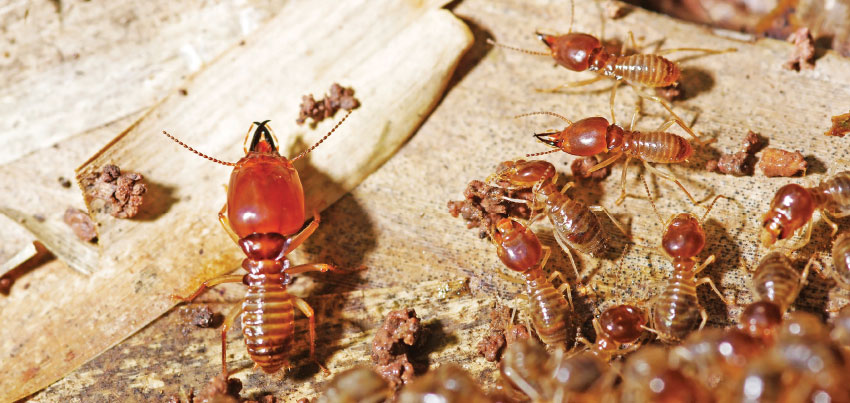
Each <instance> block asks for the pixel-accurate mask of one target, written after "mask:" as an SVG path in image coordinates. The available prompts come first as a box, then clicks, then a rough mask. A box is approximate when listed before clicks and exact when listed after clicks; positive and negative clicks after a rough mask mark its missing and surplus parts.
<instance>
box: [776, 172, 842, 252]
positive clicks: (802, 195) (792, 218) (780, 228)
mask: <svg viewBox="0 0 850 403" xmlns="http://www.w3.org/2000/svg"><path fill="white" fill-rule="evenodd" d="M815 210H820V211H821V217H822V218H823V219H824V221H826V222H827V223H828V224H829V225H830V226H832V235H835V233H836V232H838V225H836V224H835V223H834V222H832V221H831V220H830V219H829V217H828V215H829V214H832V215H833V216H835V217H837V218H841V217H846V216H848V215H850V171H843V172H839V173H837V174H835V175H833V176H832V177H829V178H826V179H824V180H822V181H821V182H820V183H819V184H818V186H814V187H804V186H800V185H797V184H793V183H792V184H788V185H785V186H783V187H781V188H779V190H777V191H776V195H774V196H773V200H771V202H770V209H769V210H768V211H767V213H765V214H764V216H763V217H762V231H761V243H762V245H764V246H766V247H769V246H772V245H773V244H774V243H776V242H777V241H779V240H785V239H788V238H791V236H792V235H793V234H794V232H796V231H797V230H798V229H800V228H802V227H803V226H804V225H806V223H808V224H809V225H808V228H807V229H806V235H805V236H804V237H803V239H801V240H800V242H799V243H798V244H797V245H796V246H793V247H792V248H791V249H799V248H801V247H802V246H803V245H805V244H807V243H808V242H809V239H811V235H812V228H813V226H814V222H813V221H812V214H814V212H815Z"/></svg>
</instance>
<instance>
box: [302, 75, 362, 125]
mask: <svg viewBox="0 0 850 403" xmlns="http://www.w3.org/2000/svg"><path fill="white" fill-rule="evenodd" d="M358 106H360V101H358V100H357V98H355V97H354V90H353V89H351V88H348V87H343V86H341V85H339V84H337V83H334V84H333V85H331V89H330V94H328V95H326V96H325V97H324V98H322V99H320V100H318V101H317V100H316V99H315V98H313V94H310V95H304V96H303V97H301V106H300V108H301V110H300V111H299V112H298V118H297V119H295V122H296V123H298V124H299V125H303V124H304V123H305V122H306V121H307V119H312V120H313V122H312V123H310V125H311V126H315V125H316V123H319V122H321V121H322V120H325V119H327V118H330V117H332V116H333V115H334V114H336V111H338V110H340V109H345V110H347V111H350V110H352V109H354V108H357V107H358Z"/></svg>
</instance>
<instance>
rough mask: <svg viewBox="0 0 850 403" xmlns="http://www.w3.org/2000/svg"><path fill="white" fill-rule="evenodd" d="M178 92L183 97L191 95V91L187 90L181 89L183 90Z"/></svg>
mask: <svg viewBox="0 0 850 403" xmlns="http://www.w3.org/2000/svg"><path fill="white" fill-rule="evenodd" d="M177 92H179V93H180V95H182V96H184V97H185V96H186V95H189V90H187V89H185V88H181V89H179V90H177Z"/></svg>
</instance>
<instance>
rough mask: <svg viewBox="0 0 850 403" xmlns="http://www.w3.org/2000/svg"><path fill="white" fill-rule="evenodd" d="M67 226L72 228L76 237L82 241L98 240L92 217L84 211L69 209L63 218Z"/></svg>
mask: <svg viewBox="0 0 850 403" xmlns="http://www.w3.org/2000/svg"><path fill="white" fill-rule="evenodd" d="M63 220H64V221H65V224H67V225H68V226H69V227H71V230H72V231H74V235H76V236H77V238H79V239H80V240H81V241H84V242H92V241H94V240H95V239H97V228H96V227H95V225H94V221H92V219H91V216H89V214H88V213H87V212H85V211H83V210H80V209H77V208H73V207H68V209H67V210H65V215H64V216H63Z"/></svg>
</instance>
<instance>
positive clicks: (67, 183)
mask: <svg viewBox="0 0 850 403" xmlns="http://www.w3.org/2000/svg"><path fill="white" fill-rule="evenodd" d="M56 180H57V181H58V182H59V185H61V186H62V187H63V188H66V189H67V188H70V187H71V181H70V180H68V179H67V178H65V177H64V176H60V177H59V178H57V179H56Z"/></svg>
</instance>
